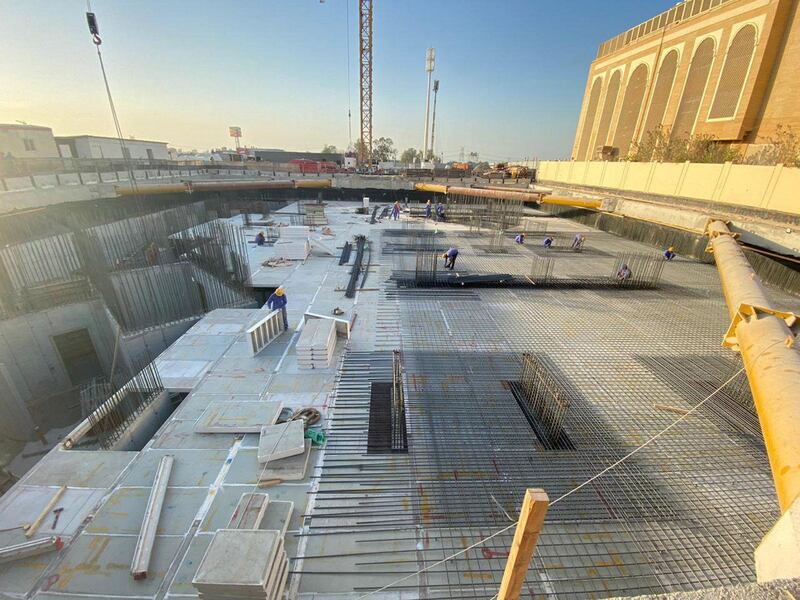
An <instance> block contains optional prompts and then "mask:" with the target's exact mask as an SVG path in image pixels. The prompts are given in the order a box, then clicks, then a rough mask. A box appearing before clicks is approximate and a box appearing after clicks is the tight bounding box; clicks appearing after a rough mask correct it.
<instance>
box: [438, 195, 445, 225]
mask: <svg viewBox="0 0 800 600" xmlns="http://www.w3.org/2000/svg"><path fill="white" fill-rule="evenodd" d="M436 221H437V222H438V221H444V204H442V201H441V200H439V203H438V204H437V205H436Z"/></svg>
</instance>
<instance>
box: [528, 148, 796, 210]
mask: <svg viewBox="0 0 800 600" xmlns="http://www.w3.org/2000/svg"><path fill="white" fill-rule="evenodd" d="M537 175H538V179H539V180H540V181H542V182H545V183H549V182H552V183H565V184H573V185H585V186H590V187H598V188H606V189H611V190H620V191H631V192H642V193H647V194H656V195H660V196H678V197H683V198H692V199H694V200H702V201H705V202H718V203H724V204H732V205H735V206H741V207H747V208H756V209H762V210H773V211H779V212H784V213H789V214H792V215H800V202H799V201H797V199H796V193H797V189H799V188H800V169H798V168H794V167H784V166H783V165H777V166H761V165H738V164H733V163H724V164H714V163H689V162H686V163H635V162H625V161H620V162H604V161H540V162H539V165H538V173H537Z"/></svg>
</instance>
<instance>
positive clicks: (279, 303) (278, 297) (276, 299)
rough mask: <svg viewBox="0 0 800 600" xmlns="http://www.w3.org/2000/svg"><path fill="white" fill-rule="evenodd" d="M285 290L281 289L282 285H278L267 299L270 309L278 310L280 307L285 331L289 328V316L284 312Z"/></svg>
mask: <svg viewBox="0 0 800 600" xmlns="http://www.w3.org/2000/svg"><path fill="white" fill-rule="evenodd" d="M286 303H287V299H286V292H285V291H284V289H283V286H282V285H281V286H279V287H278V289H276V290H275V291H274V292H273V293H272V295H270V297H269V298H268V299H267V307H268V308H269V309H270V310H278V309H279V308H280V309H281V313H282V314H283V330H284V331H286V330H287V329H289V317H288V316H287V314H286Z"/></svg>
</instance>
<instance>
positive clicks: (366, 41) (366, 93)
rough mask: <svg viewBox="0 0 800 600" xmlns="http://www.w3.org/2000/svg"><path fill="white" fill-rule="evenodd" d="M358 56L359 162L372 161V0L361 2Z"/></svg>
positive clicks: (362, 0) (360, 0) (362, 163)
mask: <svg viewBox="0 0 800 600" xmlns="http://www.w3.org/2000/svg"><path fill="white" fill-rule="evenodd" d="M358 32H359V36H358V38H359V39H358V50H359V52H358V54H359V72H360V74H361V144H360V146H359V149H358V162H359V164H361V165H368V164H370V162H371V161H372V0H359V7H358Z"/></svg>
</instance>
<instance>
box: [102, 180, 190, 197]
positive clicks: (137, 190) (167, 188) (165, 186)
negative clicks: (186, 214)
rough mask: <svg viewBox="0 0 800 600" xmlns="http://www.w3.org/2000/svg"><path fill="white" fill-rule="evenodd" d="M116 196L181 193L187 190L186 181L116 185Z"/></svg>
mask: <svg viewBox="0 0 800 600" xmlns="http://www.w3.org/2000/svg"><path fill="white" fill-rule="evenodd" d="M116 191H117V196H135V195H138V194H183V193H186V192H188V191H189V188H188V186H187V184H186V183H156V184H153V185H143V186H142V187H133V186H130V185H129V186H125V187H122V186H116Z"/></svg>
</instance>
